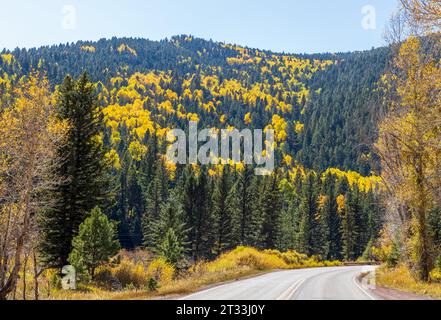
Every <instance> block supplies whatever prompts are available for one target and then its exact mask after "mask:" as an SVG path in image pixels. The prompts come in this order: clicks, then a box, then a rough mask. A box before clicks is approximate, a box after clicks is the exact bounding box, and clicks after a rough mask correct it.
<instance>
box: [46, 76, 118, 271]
mask: <svg viewBox="0 0 441 320" xmlns="http://www.w3.org/2000/svg"><path fill="white" fill-rule="evenodd" d="M58 104H59V106H58V110H59V111H58V112H59V114H58V116H59V118H60V119H61V120H63V121H66V122H67V123H68V124H69V129H68V132H67V138H66V140H65V142H64V143H63V144H62V145H61V146H60V147H59V148H58V150H57V153H58V154H59V155H60V157H62V159H63V161H62V163H61V165H59V166H58V167H57V169H56V174H57V175H58V177H59V178H60V180H61V181H62V183H61V184H60V185H59V186H57V187H56V190H54V191H53V193H54V199H56V203H55V204H54V206H53V208H52V209H50V210H47V211H46V212H45V214H44V217H43V219H42V225H41V229H42V233H43V234H42V241H41V252H42V254H43V256H44V260H45V262H46V263H47V265H49V266H54V267H55V266H56V267H60V266H63V265H65V264H67V262H68V261H67V260H68V256H69V253H70V252H71V250H72V239H73V238H74V237H75V236H76V235H77V233H78V228H79V226H80V224H81V223H82V222H83V221H84V219H85V218H86V217H87V215H88V213H89V212H90V211H91V210H92V209H93V208H95V207H96V206H109V205H110V203H109V200H110V199H112V196H111V193H110V188H109V183H110V180H109V170H108V169H109V164H108V162H107V161H106V158H105V150H104V148H103V145H102V142H101V141H100V138H99V137H100V134H101V132H102V130H103V119H102V113H101V110H100V108H99V106H98V102H97V97H96V93H95V89H94V86H93V84H92V83H91V82H90V81H89V78H88V76H87V74H85V73H84V74H83V75H82V76H81V77H80V78H79V79H78V81H74V80H73V79H72V78H71V77H70V76H67V77H66V79H65V80H64V82H63V84H62V85H61V87H60V90H59V95H58Z"/></svg>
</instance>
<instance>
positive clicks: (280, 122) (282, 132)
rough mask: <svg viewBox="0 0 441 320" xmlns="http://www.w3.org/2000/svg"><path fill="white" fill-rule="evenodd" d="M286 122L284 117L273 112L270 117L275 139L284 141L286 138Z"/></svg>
mask: <svg viewBox="0 0 441 320" xmlns="http://www.w3.org/2000/svg"><path fill="white" fill-rule="evenodd" d="M287 125H288V124H287V122H286V121H285V119H283V118H282V117H280V116H279V115H277V114H275V115H274V116H273V119H272V127H273V129H274V131H275V134H276V137H275V138H276V140H277V141H285V140H286V138H287V133H286V128H287Z"/></svg>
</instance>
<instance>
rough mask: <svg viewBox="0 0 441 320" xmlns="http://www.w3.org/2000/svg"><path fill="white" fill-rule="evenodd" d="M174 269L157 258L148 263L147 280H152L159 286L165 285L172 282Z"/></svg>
mask: <svg viewBox="0 0 441 320" xmlns="http://www.w3.org/2000/svg"><path fill="white" fill-rule="evenodd" d="M174 274H175V268H174V267H173V266H172V265H171V264H170V263H168V262H167V261H166V260H165V259H164V258H158V259H155V260H153V261H152V263H150V265H149V267H148V269H147V275H148V277H149V278H153V279H154V280H155V281H156V282H157V283H158V284H159V285H165V284H168V283H170V282H171V281H172V280H173V276H174Z"/></svg>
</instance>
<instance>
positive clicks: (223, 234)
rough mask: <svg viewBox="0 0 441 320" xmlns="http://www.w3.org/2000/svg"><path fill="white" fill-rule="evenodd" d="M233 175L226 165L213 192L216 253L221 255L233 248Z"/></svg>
mask: <svg viewBox="0 0 441 320" xmlns="http://www.w3.org/2000/svg"><path fill="white" fill-rule="evenodd" d="M231 188H232V186H231V176H230V170H229V167H228V166H225V167H224V168H223V170H222V173H221V174H220V176H219V177H218V178H217V179H216V182H215V187H214V192H213V216H214V233H215V246H214V253H215V254H216V255H220V254H221V253H222V252H224V251H226V250H228V249H231V248H233V246H234V239H233V235H234V232H233V227H234V221H233V210H232V205H231V197H232V192H231Z"/></svg>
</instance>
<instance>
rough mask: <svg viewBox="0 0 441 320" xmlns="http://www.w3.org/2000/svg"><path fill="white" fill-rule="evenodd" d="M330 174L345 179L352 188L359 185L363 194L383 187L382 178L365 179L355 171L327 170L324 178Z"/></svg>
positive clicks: (371, 177)
mask: <svg viewBox="0 0 441 320" xmlns="http://www.w3.org/2000/svg"><path fill="white" fill-rule="evenodd" d="M328 173H330V174H332V175H335V176H337V177H338V178H339V179H341V178H344V177H345V178H346V179H347V180H348V182H349V185H350V186H351V187H352V186H354V185H357V186H358V188H359V189H360V191H363V192H368V191H370V190H376V189H378V188H380V187H381V177H378V176H370V177H363V176H362V175H361V174H359V173H358V172H355V171H342V170H340V169H336V168H330V169H328V170H326V172H325V173H324V174H323V177H325V176H326V175H327V174H328Z"/></svg>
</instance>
